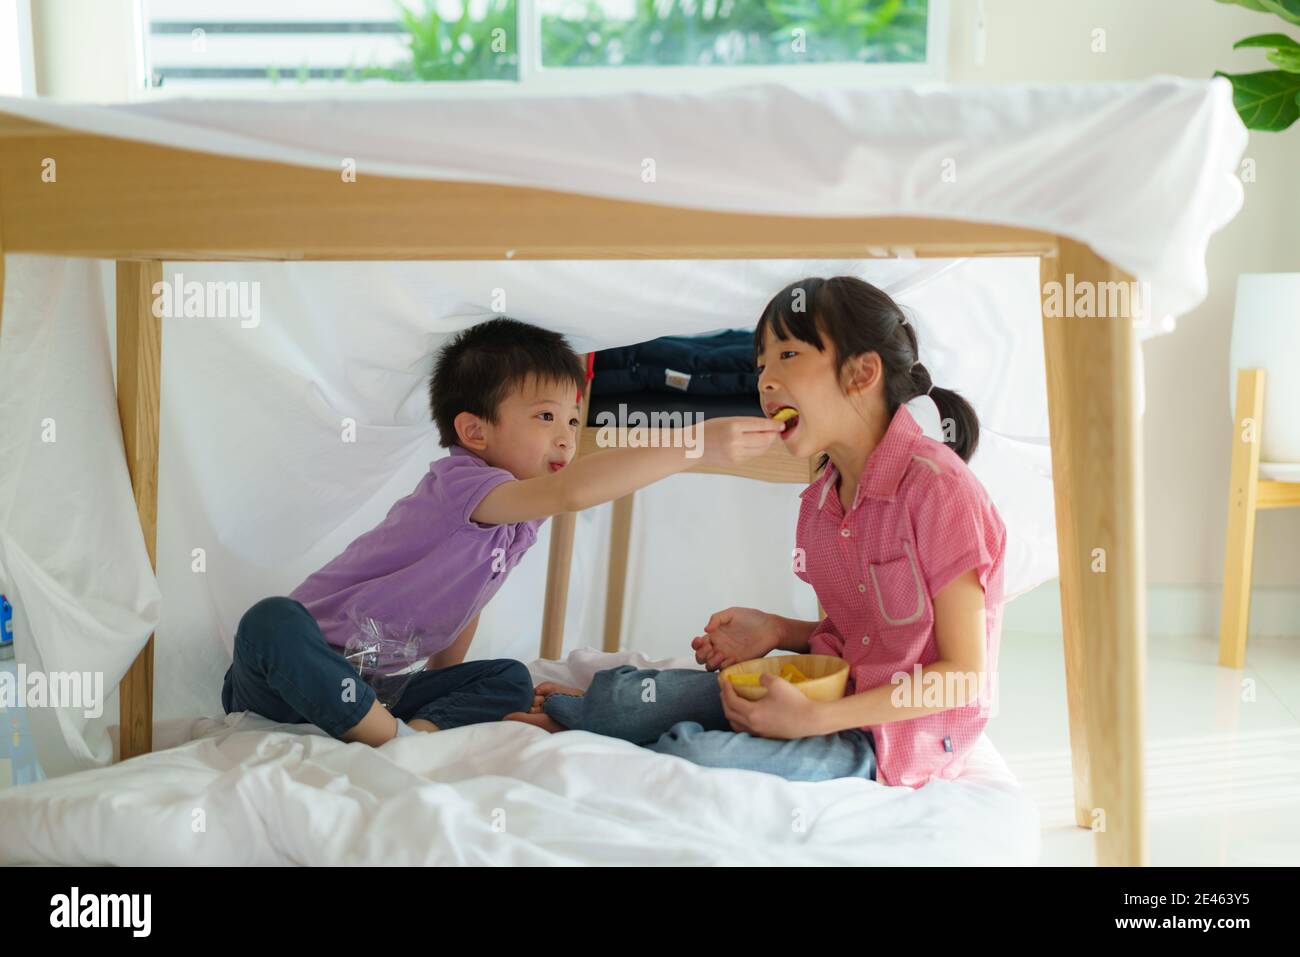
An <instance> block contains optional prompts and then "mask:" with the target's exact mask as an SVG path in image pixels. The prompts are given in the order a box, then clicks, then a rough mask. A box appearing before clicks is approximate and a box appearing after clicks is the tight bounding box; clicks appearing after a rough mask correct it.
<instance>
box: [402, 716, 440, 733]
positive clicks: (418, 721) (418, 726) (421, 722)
mask: <svg viewBox="0 0 1300 957" xmlns="http://www.w3.org/2000/svg"><path fill="white" fill-rule="evenodd" d="M406 723H407V725H408V726H409V727H412V728H414V729H415V730H416V731H437V730H438V726H437V725H436V724H434V723H433V722H432V721H426V720H425V719H424V718H412V719H411V720H410V721H408V722H406Z"/></svg>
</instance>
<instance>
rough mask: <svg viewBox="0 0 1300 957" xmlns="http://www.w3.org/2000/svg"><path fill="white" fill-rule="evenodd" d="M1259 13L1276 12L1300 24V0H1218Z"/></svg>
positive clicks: (1289, 20)
mask: <svg viewBox="0 0 1300 957" xmlns="http://www.w3.org/2000/svg"><path fill="white" fill-rule="evenodd" d="M1218 2H1219V3H1230V4H1234V5H1236V6H1238V7H1245V8H1246V9H1247V10H1254V11H1256V12H1257V13H1275V14H1277V15H1278V16H1279V17H1281V18H1282V19H1283V20H1286V21H1287V22H1288V23H1294V24H1297V25H1300V0H1218Z"/></svg>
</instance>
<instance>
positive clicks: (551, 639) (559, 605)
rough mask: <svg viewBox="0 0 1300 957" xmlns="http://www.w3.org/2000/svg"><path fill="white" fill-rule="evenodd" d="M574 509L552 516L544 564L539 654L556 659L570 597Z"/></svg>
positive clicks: (561, 648)
mask: <svg viewBox="0 0 1300 957" xmlns="http://www.w3.org/2000/svg"><path fill="white" fill-rule="evenodd" d="M577 521H578V515H577V513H576V512H565V513H564V514H563V515H556V516H555V517H554V518H553V519H551V551H550V555H549V557H548V558H547V564H546V603H545V605H544V607H543V608H542V647H541V651H540V654H541V657H543V658H550V659H552V660H555V659H558V658H559V657H560V653H561V652H562V651H563V650H564V616H565V612H566V610H567V609H566V608H565V606H566V605H567V604H568V600H569V570H570V568H571V567H572V565H573V531H574V528H575V526H576V525H577Z"/></svg>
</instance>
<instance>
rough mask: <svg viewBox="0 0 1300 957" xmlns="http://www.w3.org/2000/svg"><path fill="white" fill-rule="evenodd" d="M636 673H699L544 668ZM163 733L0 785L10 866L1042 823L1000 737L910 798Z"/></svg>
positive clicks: (1030, 840)
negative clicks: (124, 755)
mask: <svg viewBox="0 0 1300 957" xmlns="http://www.w3.org/2000/svg"><path fill="white" fill-rule="evenodd" d="M627 661H633V662H636V663H637V664H640V665H647V666H653V667H669V666H674V665H675V666H683V665H684V664H685V661H684V660H679V661H676V662H672V661H664V662H653V663H652V662H646V661H645V659H644V658H641V657H639V656H634V655H631V654H628V653H621V654H618V655H604V654H602V653H600V652H593V651H578V652H575V653H573V654H572V655H570V657H569V659H568V660H567V661H565V662H535V663H534V665H533V667H532V670H533V672H534V676H535V677H536V678H537V679H539V680H542V679H546V678H550V679H557V680H565V681H572V682H576V683H579V684H583V685H585V684H586V683H587V681H588V680H589V679H590V676H591V674H592V673H593V672H594V671H595V670H598V669H599V668H603V667H613V666H615V665H616V664H621V663H624V662H627ZM157 735H158V740H157V742H156V747H159V748H164V747H167V745H168V744H169V743H173V742H175V746H173V747H168V748H167V749H166V750H159V751H155V752H154V753H152V754H149V755H145V756H142V757H140V758H136V759H135V760H132V761H127V762H125V763H121V764H116V765H113V766H111V767H108V768H102V769H97V770H92V771H84V772H81V773H78V774H72V775H67V776H65V777H62V778H57V779H53V780H49V781H44V782H41V783H38V784H32V785H26V786H22V787H18V788H14V789H12V790H9V791H4V792H0V864H8V865H12V864H61V865H73V864H78V865H104V864H114V865H151V864H215V865H222V864H257V865H275V864H312V865H339V864H437V865H449V864H529V865H542V864H742V865H743V864H748V865H768V864H807V865H814V864H864V865H877V866H886V865H890V866H904V865H928V864H940V865H957V864H986V865H987V864H992V865H1032V864H1036V863H1037V861H1038V853H1039V818H1038V811H1037V809H1036V807H1035V806H1034V804H1033V803H1032V802H1031V801H1030V800H1029V799H1028V798H1027V797H1026V795H1025V794H1024V792H1023V791H1022V790H1021V789H1020V787H1019V786H1018V785H1017V783H1016V781H1015V779H1014V777H1013V776H1012V775H1011V773H1010V771H1008V769H1007V766H1006V764H1005V763H1004V762H1003V760H1002V758H1001V756H1000V755H999V754H998V753H997V751H996V750H995V749H994V747H993V744H992V742H990V741H989V740H988V738H987V737H982V738H981V739H980V741H979V743H978V745H977V746H976V749H975V751H974V753H973V754H972V756H971V759H970V764H969V766H968V769H967V771H966V773H965V775H964V776H963V777H962V778H960V779H958V780H956V781H943V782H935V783H933V784H930V785H928V786H926V787H924V788H920V789H919V790H915V791H914V790H912V789H910V788H890V787H885V786H884V785H881V784H877V783H876V782H874V781H863V780H857V779H842V780H836V781H826V782H821V783H817V784H809V783H792V782H788V781H785V780H783V779H781V778H778V777H775V776H773V775H768V774H759V773H756V772H751V771H728V770H715V769H709V768H702V767H698V766H696V765H693V764H690V763H689V762H686V761H684V760H681V759H679V758H674V757H668V756H665V755H659V754H655V753H653V752H650V751H646V750H644V749H642V748H639V747H637V746H635V745H632V744H628V743H626V742H623V741H617V740H614V739H611V738H602V737H600V736H598V735H594V734H588V733H586V732H566V733H563V734H556V735H550V734H547V733H546V732H544V731H540V730H538V729H536V728H533V727H531V726H526V725H522V724H516V723H513V722H500V723H495V724H486V725H476V726H472V727H467V728H458V729H455V730H451V731H445V732H439V733H438V734H434V735H417V736H412V737H408V738H402V739H400V740H394V741H391V742H389V743H388V744H386V745H384V746H383V747H381V748H370V747H367V746H365V745H360V744H351V745H345V744H342V743H341V742H338V741H335V740H334V739H332V738H330V737H328V736H326V735H325V734H324V733H323V732H321V731H319V730H318V729H316V728H314V727H310V726H306V725H303V726H287V725H275V724H272V723H271V722H268V721H266V720H264V719H262V718H260V717H258V716H256V715H251V714H238V715H229V716H226V718H225V719H224V720H214V719H200V720H198V721H193V722H173V723H171V724H169V725H167V726H165V727H164V726H160V727H159V728H158V729H157ZM196 822H198V823H196ZM200 823H201V825H202V827H201V828H200V827H199V824H200Z"/></svg>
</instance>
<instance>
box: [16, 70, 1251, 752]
mask: <svg viewBox="0 0 1300 957" xmlns="http://www.w3.org/2000/svg"><path fill="white" fill-rule="evenodd" d="M0 110H3V111H11V112H16V113H23V114H25V115H28V116H31V117H33V118H35V119H41V120H44V121H47V122H56V123H62V124H65V125H70V126H75V127H77V128H81V129H86V130H90V131H95V132H101V133H109V134H112V135H116V136H123V137H128V138H134V139H144V140H149V141H153V142H160V143H168V144H171V145H176V146H182V147H185V148H187V149H202V150H207V151H211V152H217V153H223V154H228V155H235V156H248V157H258V158H266V159H280V160H284V161H292V162H298V163H302V164H305V165H313V166H323V167H327V168H332V169H337V168H338V163H339V157H341V156H348V157H353V158H355V159H357V161H358V170H359V173H360V175H366V174H367V173H370V174H379V173H384V174H390V175H406V176H434V177H440V178H449V179H480V180H488V181H494V182H507V183H518V184H524V185H530V186H544V187H551V188H556V189H564V190H568V191H572V192H580V193H589V194H593V195H604V196H615V197H619V198H625V199H639V200H643V201H648V202H655V203H668V204H675V205H681V206H693V207H701V208H712V209H729V210H752V211H756V212H773V213H804V214H821V215H872V214H874V215H887V214H914V215H932V216H944V217H951V218H967V219H973V220H982V221H990V222H999V223H1007V224H1013V225H1022V226H1030V227H1035V228H1041V229H1045V230H1050V231H1053V232H1058V233H1062V234H1066V235H1070V236H1074V237H1076V238H1078V239H1081V240H1083V241H1085V242H1088V243H1090V244H1091V245H1092V246H1093V247H1094V248H1095V249H1096V250H1097V251H1098V252H1099V253H1100V254H1102V255H1104V256H1106V257H1108V258H1109V259H1111V260H1112V261H1114V262H1115V263H1116V264H1118V265H1119V266H1121V267H1123V268H1125V269H1126V270H1128V271H1130V272H1132V273H1134V274H1135V275H1137V276H1138V277H1139V278H1140V279H1143V280H1147V281H1150V282H1151V283H1152V284H1153V292H1154V295H1155V297H1156V306H1155V312H1156V315H1162V314H1163V313H1166V312H1167V313H1170V314H1175V315H1176V314H1179V313H1182V312H1185V311H1186V310H1188V309H1190V308H1192V307H1193V306H1194V305H1196V303H1197V302H1199V301H1200V300H1201V299H1202V298H1203V296H1204V293H1205V283H1206V278H1205V267H1204V252H1205V246H1206V243H1207V242H1208V239H1209V236H1210V235H1211V234H1212V233H1213V232H1214V231H1215V230H1217V229H1218V228H1219V227H1221V226H1222V225H1223V224H1224V223H1226V222H1227V221H1228V220H1229V219H1231V217H1232V216H1233V215H1234V214H1235V212H1236V211H1237V209H1238V208H1239V206H1240V202H1241V188H1240V184H1239V182H1238V181H1237V179H1236V178H1235V176H1234V175H1233V173H1234V170H1235V168H1236V164H1237V162H1238V160H1239V158H1240V156H1241V153H1242V151H1243V149H1244V144H1245V138H1246V134H1245V131H1244V129H1243V128H1242V127H1241V125H1240V122H1239V121H1238V120H1237V117H1236V114H1235V113H1234V112H1233V110H1232V106H1231V95H1230V89H1229V88H1228V86H1227V84H1226V82H1221V81H1215V82H1202V81H1189V80H1178V79H1172V78H1159V79H1155V80H1151V81H1146V82H1142V83H1133V84H1099V85H1090V86H1069V87H1056V86H1052V87H1049V86H1032V85H1031V86H1027V87H1006V88H985V89H974V88H972V89H963V90H931V91H915V90H904V89H875V90H841V91H822V92H817V93H813V92H795V91H792V90H789V89H785V88H782V87H775V86H760V87H753V88H742V89H738V90H733V91H725V92H721V93H710V94H699V95H696V94H636V95H629V94H620V95H611V96H593V97H542V98H536V97H517V98H508V99H503V100H493V99H478V98H466V99H463V100H462V99H455V100H385V101H381V102H373V101H370V102H366V103H364V104H362V103H356V102H348V101H337V102H308V103H301V102H294V103H264V102H243V101H240V102H202V101H167V102H159V103H150V104H144V105H132V106H114V107H92V106H85V105H80V104H58V103H51V102H45V101H22V100H0ZM645 157H653V158H654V159H655V161H656V174H657V178H656V182H655V183H654V184H646V183H644V182H642V180H641V169H642V166H641V161H642V159H643V158H645ZM948 159H952V160H954V161H955V169H956V171H957V177H956V181H955V182H946V181H944V178H943V177H942V176H941V175H940V173H941V164H942V163H943V162H944V161H945V160H948ZM178 215H183V211H178ZM6 266H7V274H6V286H5V301H4V323H3V341H0V565H2V566H3V572H4V580H3V583H2V585H3V588H4V590H5V591H6V593H7V594H9V595H10V597H11V599H12V600H13V601H14V605H15V631H16V635H17V639H16V647H17V654H18V658H19V660H20V662H23V663H25V664H26V665H27V666H28V667H29V668H41V669H43V670H46V671H73V670H79V671H85V670H100V671H103V673H104V684H105V687H106V688H112V687H115V685H116V683H117V681H118V680H119V679H120V678H121V676H122V674H124V673H125V671H126V669H127V668H128V667H129V665H130V663H131V661H132V660H133V659H134V657H135V655H136V653H137V652H138V650H139V649H140V648H141V647H142V646H143V644H144V641H145V640H146V638H147V636H148V635H149V634H150V632H154V631H156V633H157V635H158V639H157V643H156V656H157V657H156V674H157V677H156V683H155V688H156V692H155V693H156V697H155V716H156V717H157V718H158V719H160V720H162V719H168V718H177V717H182V716H186V715H193V714H196V713H204V714H212V715H216V714H219V713H220V706H219V703H218V697H217V695H218V690H219V687H220V679H221V675H222V673H223V672H224V670H225V668H226V666H227V664H228V663H229V654H230V644H231V640H232V636H233V632H234V628H235V626H236V624H237V622H238V620H239V616H240V615H241V614H242V612H243V611H244V610H245V609H246V608H247V607H248V606H249V605H250V604H251V603H252V602H253V601H255V600H256V599H258V598H260V597H262V596H264V595H268V594H276V593H284V592H287V591H288V590H289V589H290V588H292V587H293V586H294V585H296V584H297V583H298V582H299V581H300V580H301V579H302V578H303V577H305V575H306V574H308V573H309V572H310V571H312V570H314V569H315V568H317V567H319V566H320V565H321V564H323V563H324V562H325V561H327V560H328V559H329V558H331V557H333V556H334V555H335V554H336V553H337V552H338V551H339V550H340V549H342V548H343V547H344V546H345V545H346V544H347V542H348V541H350V540H351V539H352V538H353V537H355V536H356V535H357V534H360V533H361V532H362V531H364V530H366V529H368V528H370V527H371V526H373V525H374V524H375V523H376V522H378V521H379V520H380V519H381V518H382V517H383V515H384V514H385V513H386V511H387V509H388V507H389V506H390V505H391V504H392V502H393V501H395V500H396V499H397V498H399V497H401V496H402V495H405V494H406V493H407V492H409V491H410V490H411V489H412V488H413V487H414V485H415V483H416V482H417V481H418V479H419V477H420V476H421V475H422V474H423V473H424V472H425V470H426V469H427V468H428V465H429V462H430V461H431V460H432V459H433V458H435V457H437V456H438V455H440V454H442V452H441V450H440V449H439V448H438V446H437V441H436V438H435V436H434V433H433V431H432V429H431V427H430V425H429V422H428V412H427V396H426V387H427V380H426V376H427V373H428V369H429V360H430V356H431V354H432V351H433V350H434V349H435V348H436V347H437V345H438V343H439V342H440V341H441V340H442V338H443V337H444V336H445V335H446V334H448V333H450V332H453V331H455V330H458V329H461V328H464V327H466V326H468V325H470V324H472V323H474V322H476V321H479V320H481V319H483V318H485V317H486V316H488V315H490V312H489V311H488V310H489V307H490V305H491V304H492V303H493V296H494V292H495V290H504V292H505V295H506V300H505V305H504V311H505V312H507V313H508V314H510V315H512V316H516V317H518V318H521V319H524V320H527V321H531V322H535V323H538V324H540V325H544V326H547V327H549V328H553V329H556V330H558V331H561V332H564V333H566V334H567V335H569V336H570V338H571V341H572V342H573V344H574V345H575V347H577V348H578V349H580V350H588V349H597V348H604V347H608V346H613V345H621V344H627V343H631V342H636V341H640V340H644V339H649V338H653V337H655V336H658V335H667V334H682V333H696V332H709V331H714V330H717V329H721V328H729V327H742V326H752V324H753V322H754V321H755V319H756V318H757V315H758V313H759V311H760V309H761V307H762V306H763V304H764V303H765V302H766V301H767V299H768V298H769V297H770V296H771V295H772V294H773V293H774V292H776V291H777V290H778V289H779V288H781V287H782V286H783V285H785V284H786V283H788V282H790V281H792V280H794V279H797V278H800V277H802V276H806V275H831V274H839V273H848V274H855V275H860V276H862V277H863V278H866V279H868V280H870V281H872V282H875V283H877V284H879V285H881V286H883V287H884V288H886V289H887V290H889V291H891V292H893V293H894V294H895V295H897V296H898V298H899V299H900V301H902V302H903V303H904V304H905V305H907V306H908V307H909V308H910V309H911V310H912V313H913V316H914V321H915V322H916V324H917V327H918V332H919V336H920V340H921V344H922V360H923V361H924V362H925V363H926V365H927V366H928V367H929V368H930V370H931V373H932V375H933V377H934V380H935V382H936V383H938V384H940V385H942V386H945V387H951V388H956V389H958V390H960V391H962V392H963V393H964V394H965V395H967V396H968V397H969V398H970V399H971V401H972V402H973V403H974V405H975V408H976V410H977V411H978V413H979V415H980V417H981V421H982V423H983V425H984V429H985V431H984V433H983V437H982V440H981V449H980V452H979V454H978V455H977V457H976V459H975V462H974V463H973V464H974V467H975V470H976V472H977V473H978V474H979V475H980V477H981V479H982V480H983V481H984V483H985V484H986V485H987V486H988V488H989V490H990V492H991V493H992V494H993V497H994V499H995V501H996V503H997V505H998V508H999V509H1000V510H1001V512H1002V514H1003V516H1004V517H1005V518H1006V520H1007V524H1008V526H1009V528H1010V531H1011V538H1010V540H1011V553H1010V557H1009V562H1008V573H1007V584H1008V591H1009V593H1011V594H1016V593H1019V592H1023V591H1025V590H1027V589H1029V588H1031V587H1033V586H1034V585H1036V584H1038V583H1040V582H1042V581H1044V580H1046V579H1048V578H1051V577H1053V576H1054V575H1055V574H1056V552H1055V534H1054V527H1053V514H1052V497H1051V479H1050V462H1049V457H1048V450H1047V436H1048V431H1047V414H1046V398H1045V386H1044V375H1043V354H1042V340H1041V329H1040V320H1039V316H1038V289H1037V281H1038V272H1037V262H1036V261H1033V260H980V261H959V262H955V263H954V262H937V261H914V260H886V261H866V260H864V261H802V262H778V261H736V262H706V261H698V262H647V261H637V262H587V263H573V262H549V263H546V262H533V261H509V262H507V261H504V260H503V261H500V262H473V263H348V264H339V263H274V264H271V263H238V264H236V263H204V264H197V263H183V264H167V265H166V267H165V270H164V274H165V278H166V279H167V280H168V281H172V280H173V279H174V277H175V274H176V273H178V272H179V273H182V274H183V275H184V277H185V279H187V280H189V279H196V280H199V281H208V280H211V281H221V282H229V281H256V282H258V283H259V284H260V287H259V288H260V295H261V303H260V305H261V318H260V324H259V325H258V326H257V327H256V328H244V327H243V326H242V325H241V322H240V320H239V319H237V318H232V319H182V318H177V319H167V320H164V334H163V371H162V377H163V391H162V395H163V403H162V425H161V440H160V441H161V462H160V470H159V484H160V498H159V515H158V519H159V531H158V550H157V554H158V572H157V576H156V578H155V576H154V574H153V573H152V571H151V570H150V567H149V563H148V559H147V555H146V552H145V549H144V544H143V539H142V536H141V534H140V531H139V527H138V522H137V518H136V512H135V505H134V500H133V498H132V496H131V491H130V482H129V478H128V476H127V471H126V466H125V462H124V461H123V457H122V441H121V434H120V428H119V426H118V422H117V411H116V405H115V397H114V391H113V381H112V379H113V357H112V350H113V337H112V334H111V329H112V326H111V323H112V310H111V308H110V306H111V302H112V296H113V288H112V284H113V272H112V265H111V264H110V263H97V262H94V261H88V260H70V259H58V258H50V257H38V256H27V255H15V254H10V255H9V256H8V257H7V260H6ZM1161 328H1162V327H1161V326H1160V325H1159V324H1158V323H1153V324H1152V325H1150V326H1149V327H1147V328H1145V329H1144V330H1143V335H1144V336H1146V335H1152V334H1156V333H1157V332H1159V331H1161ZM916 405H917V407H918V410H917V411H918V415H919V416H920V417H922V418H932V417H933V406H932V404H930V403H929V401H928V400H919V401H918V402H917V403H916ZM345 417H351V418H354V419H355V420H356V422H357V441H356V442H355V443H348V444H345V443H343V442H341V441H340V431H341V427H342V426H341V423H342V420H343V419H344V418H345ZM50 421H52V422H54V423H55V427H56V430H57V431H56V435H57V441H54V442H49V441H46V439H47V438H48V428H47V425H48V422H50ZM798 491H799V488H798V487H797V486H792V485H785V486H782V485H766V484H763V483H757V482H741V481H737V480H735V479H730V478H726V477H719V476H691V475H683V476H677V477H674V478H672V479H670V480H668V481H666V482H664V483H662V484H660V485H658V486H655V487H652V488H650V489H648V490H646V491H644V492H642V493H640V494H639V496H638V508H637V510H636V517H635V526H634V531H633V536H634V537H633V542H634V551H633V556H632V562H631V569H630V594H629V599H628V605H627V609H626V614H625V620H626V623H627V624H626V630H625V644H627V645H628V646H630V647H631V648H634V649H636V650H638V651H642V652H644V653H646V654H648V655H652V656H668V655H674V654H680V653H681V651H682V649H683V647H684V645H685V643H686V642H687V641H689V639H690V637H692V636H693V635H694V634H696V633H698V630H699V628H700V627H701V626H702V625H703V623H704V621H705V619H706V618H707V616H708V614H709V613H710V612H712V611H715V610H717V609H719V608H722V607H725V606H726V605H728V604H751V605H757V606H760V607H764V608H768V609H771V610H773V611H778V612H783V613H786V614H799V615H803V616H805V617H813V616H814V614H815V605H814V599H813V596H812V593H811V592H810V591H809V590H808V589H807V588H806V586H803V585H801V584H800V583H799V582H798V581H797V580H796V579H794V577H793V576H792V575H791V574H790V571H789V555H790V549H791V547H792V545H793V528H794V519H795V515H796V514H797V492H798ZM608 511H609V510H608V507H605V508H602V509H598V510H593V511H591V512H588V513H585V514H583V515H582V516H581V517H580V519H579V523H578V534H577V543H576V549H575V566H574V576H573V586H572V588H571V592H570V604H569V617H568V628H567V630H566V647H567V648H572V647H576V646H580V645H599V642H600V634H601V616H602V614H603V605H604V602H603V588H604V574H605V565H606V552H607V548H608V517H607V516H608ZM548 528H549V526H545V527H544V532H543V536H542V539H541V541H539V543H538V545H537V546H536V547H535V548H534V549H533V551H532V552H531V553H530V554H529V555H528V557H527V558H526V559H525V561H524V562H523V563H522V564H521V565H520V566H519V568H518V569H517V571H516V572H515V574H514V576H513V577H512V578H511V580H510V581H509V582H508V583H507V585H506V586H505V588H503V590H502V594H501V595H500V596H498V598H497V599H496V600H495V601H494V603H493V604H492V605H491V606H490V607H489V609H488V611H487V612H486V613H485V615H484V619H483V625H482V627H481V629H480V632H479V636H478V637H477V638H476V641H475V647H474V652H473V653H474V655H475V656H476V657H487V656H506V655H508V656H513V657H518V658H522V659H524V660H529V659H531V658H532V657H534V656H535V654H536V648H537V641H538V635H539V630H540V618H541V608H542V584H543V580H544V578H545V566H546V552H547V544H548V538H547V535H546V531H545V529H548ZM196 549H202V550H203V551H202V555H203V561H204V566H203V568H202V570H196V559H195V554H196V553H195V550H196ZM161 596H166V600H165V601H162V600H161ZM29 718H30V720H31V723H32V726H33V730H34V733H35V734H36V737H37V742H38V748H39V754H40V758H41V761H42V764H43V765H44V766H45V768H46V770H47V772H48V773H51V774H59V773H64V772H66V771H70V770H76V769H79V768H84V767H89V766H94V765H97V764H103V763H106V762H107V761H109V760H110V758H111V743H110V740H109V738H108V736H107V734H106V727H107V726H108V725H110V724H114V723H116V719H117V699H116V695H115V694H114V695H113V696H112V697H111V698H110V699H109V700H108V702H107V707H106V708H105V713H104V715H103V716H102V717H101V718H99V719H97V720H91V721H87V720H86V719H85V718H84V717H82V715H81V712H80V711H79V710H75V709H74V710H63V711H53V710H49V709H34V710H32V711H31V712H30V713H29Z"/></svg>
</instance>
